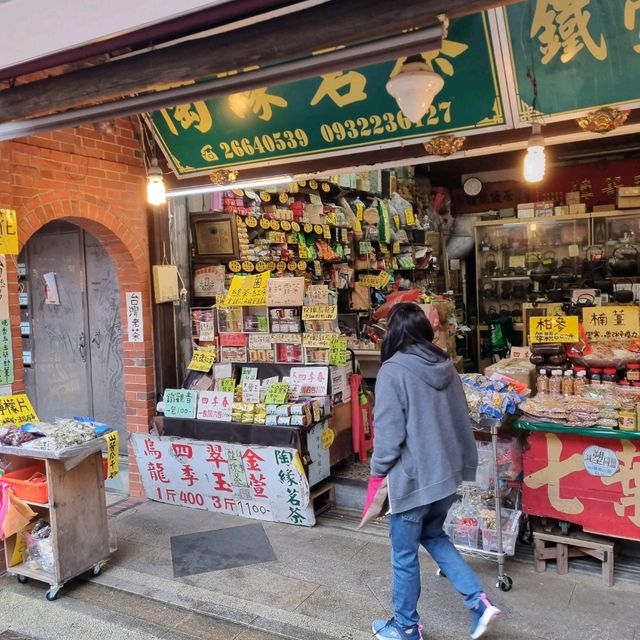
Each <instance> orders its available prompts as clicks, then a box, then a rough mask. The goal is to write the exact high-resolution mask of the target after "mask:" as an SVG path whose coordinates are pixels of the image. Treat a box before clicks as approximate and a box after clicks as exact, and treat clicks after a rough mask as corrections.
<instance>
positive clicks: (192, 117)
mask: <svg viewBox="0 0 640 640" xmlns="http://www.w3.org/2000/svg"><path fill="white" fill-rule="evenodd" d="M170 111H171V109H160V113H161V114H162V117H163V118H164V120H165V122H166V123H167V127H169V131H171V133H173V135H174V136H177V135H180V134H179V132H178V128H177V127H176V122H178V123H179V124H180V126H181V127H182V128H183V129H184V130H185V131H186V130H187V129H189V128H190V127H191V126H195V128H196V129H197V130H198V131H200V133H206V132H207V131H209V130H210V129H211V127H212V126H213V118H212V117H211V113H210V112H209V108H208V107H207V104H206V103H205V102H203V101H202V100H200V101H199V102H193V103H190V104H181V105H178V106H177V107H174V108H173V114H170V113H169V112H170Z"/></svg>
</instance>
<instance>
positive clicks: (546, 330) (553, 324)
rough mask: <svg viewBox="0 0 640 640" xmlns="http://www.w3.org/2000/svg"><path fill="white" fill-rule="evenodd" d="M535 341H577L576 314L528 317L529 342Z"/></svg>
mask: <svg viewBox="0 0 640 640" xmlns="http://www.w3.org/2000/svg"><path fill="white" fill-rule="evenodd" d="M535 342H567V343H573V342H578V316H534V317H532V318H529V343H530V344H532V343H535Z"/></svg>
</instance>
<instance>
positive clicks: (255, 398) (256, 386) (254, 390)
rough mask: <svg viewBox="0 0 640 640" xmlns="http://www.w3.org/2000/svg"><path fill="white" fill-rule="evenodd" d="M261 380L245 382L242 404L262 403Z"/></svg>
mask: <svg viewBox="0 0 640 640" xmlns="http://www.w3.org/2000/svg"><path fill="white" fill-rule="evenodd" d="M261 386H262V385H261V384H260V380H245V381H244V382H243V383H242V402H250V403H256V402H260V387H261Z"/></svg>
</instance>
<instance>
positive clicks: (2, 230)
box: [0, 209, 20, 255]
mask: <svg viewBox="0 0 640 640" xmlns="http://www.w3.org/2000/svg"><path fill="white" fill-rule="evenodd" d="M19 251H20V249H19V247H18V223H17V220H16V212H15V210H14V209H0V253H6V254H9V255H18V253H19Z"/></svg>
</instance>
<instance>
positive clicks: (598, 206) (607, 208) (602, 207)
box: [593, 204, 616, 213]
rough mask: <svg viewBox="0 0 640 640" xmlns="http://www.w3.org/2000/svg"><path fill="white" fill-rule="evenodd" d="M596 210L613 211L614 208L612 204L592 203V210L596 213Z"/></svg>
mask: <svg viewBox="0 0 640 640" xmlns="http://www.w3.org/2000/svg"><path fill="white" fill-rule="evenodd" d="M597 211H611V213H615V212H616V208H615V207H614V206H613V205H612V204H594V205H593V212H594V213H596V212H597Z"/></svg>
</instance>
